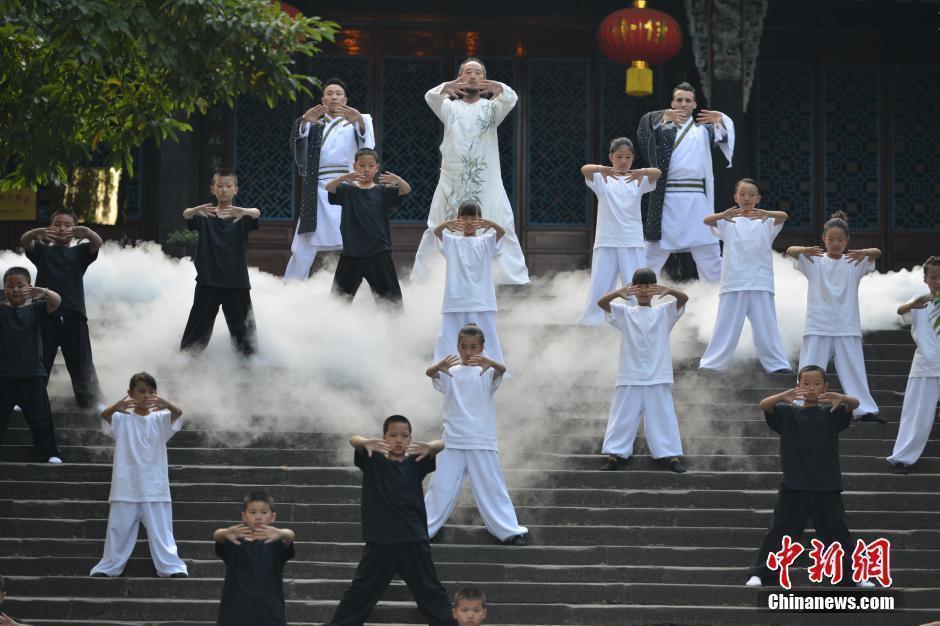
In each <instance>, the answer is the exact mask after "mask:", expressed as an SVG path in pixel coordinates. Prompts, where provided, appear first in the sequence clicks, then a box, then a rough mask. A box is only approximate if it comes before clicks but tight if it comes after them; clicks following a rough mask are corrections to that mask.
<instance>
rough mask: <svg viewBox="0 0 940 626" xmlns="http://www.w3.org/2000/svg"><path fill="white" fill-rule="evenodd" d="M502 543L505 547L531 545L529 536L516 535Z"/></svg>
mask: <svg viewBox="0 0 940 626" xmlns="http://www.w3.org/2000/svg"><path fill="white" fill-rule="evenodd" d="M501 543H502V544H503V545H504V546H527V545H529V536H528V535H514V536H512V537H510V538H509V539H507V540H506V541H503V542H501Z"/></svg>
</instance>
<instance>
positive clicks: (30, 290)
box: [0, 267, 62, 463]
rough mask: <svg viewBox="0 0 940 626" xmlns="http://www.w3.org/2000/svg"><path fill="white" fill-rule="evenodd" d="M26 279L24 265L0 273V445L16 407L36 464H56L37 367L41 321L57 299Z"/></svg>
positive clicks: (57, 457)
mask: <svg viewBox="0 0 940 626" xmlns="http://www.w3.org/2000/svg"><path fill="white" fill-rule="evenodd" d="M29 281H30V276H29V271H28V270H27V269H26V268H25V267H11V268H10V269H8V270H7V271H6V273H4V275H3V294H4V295H5V296H6V302H5V303H3V304H2V305H0V443H2V441H3V434H4V433H5V432H6V430H7V425H8V424H9V423H10V414H11V413H12V412H13V407H14V406H16V405H19V406H20V408H21V409H22V410H23V417H24V418H25V419H26V423H27V424H29V429H30V430H31V431H32V433H33V447H35V449H36V458H37V460H40V461H46V462H49V463H61V462H62V459H61V455H60V453H59V448H58V446H57V445H56V441H55V429H54V428H53V425H52V411H51V410H50V408H49V396H48V394H47V393H46V368H45V367H43V365H42V323H43V322H45V321H46V320H48V319H49V315H50V314H52V313H54V312H55V311H56V309H58V308H59V304H60V303H61V302H62V299H61V298H60V297H59V294H57V293H56V292H54V291H52V290H50V289H45V288H43V287H33V286H32V285H30V282H29ZM39 298H45V300H39Z"/></svg>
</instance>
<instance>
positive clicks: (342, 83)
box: [323, 76, 349, 96]
mask: <svg viewBox="0 0 940 626" xmlns="http://www.w3.org/2000/svg"><path fill="white" fill-rule="evenodd" d="M330 85H338V86H340V87H342V88H343V95H345V96H349V89H347V88H346V81H344V80H343V79H342V78H336V77H335V76H334V77H333V78H327V79H326V80H325V81H323V91H326V88H327V87H329V86H330Z"/></svg>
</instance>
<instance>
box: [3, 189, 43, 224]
mask: <svg viewBox="0 0 940 626" xmlns="http://www.w3.org/2000/svg"><path fill="white" fill-rule="evenodd" d="M35 221H36V192H35V191H33V190H32V189H23V190H20V191H0V222H35Z"/></svg>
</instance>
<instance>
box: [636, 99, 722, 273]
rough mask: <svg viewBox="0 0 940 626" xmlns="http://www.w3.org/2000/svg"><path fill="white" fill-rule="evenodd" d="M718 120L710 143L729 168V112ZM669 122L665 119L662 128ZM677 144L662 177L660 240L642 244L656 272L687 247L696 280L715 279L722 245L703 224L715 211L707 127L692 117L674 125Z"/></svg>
mask: <svg viewBox="0 0 940 626" xmlns="http://www.w3.org/2000/svg"><path fill="white" fill-rule="evenodd" d="M721 122H722V127H721V128H719V127H718V126H715V127H714V142H715V145H717V146H718V147H719V148H720V149H721V151H722V153H723V154H724V156H725V158H726V159H727V160H728V167H731V158H732V156H733V155H734V122H732V121H731V118H730V117H728V116H727V115H722V116H721ZM671 124H672V123H671V122H668V123H667V124H666V125H665V126H666V127H669V126H670V125H671ZM690 124H691V127H689V125H690ZM686 128H688V132H687V133H686V135H685V137H684V138H682V140H681V143H680V142H679V138H680V137H682V134H683V131H685V130H686ZM721 140H725V141H721ZM719 141H721V143H718V142H719ZM676 143H677V144H678V146H677V147H676V148H675V150H674V151H673V153H672V157H671V158H670V160H669V170H668V173H667V178H666V195H665V197H664V199H663V219H662V238H661V239H660V240H659V241H647V242H646V261H647V263H649V267H650V269H652V270H653V271H654V272H656V275H657V276H658V275H659V274H660V272H661V271H662V269H663V265H665V264H666V259H668V258H669V254H670V253H672V252H682V251H685V250H688V251H689V252H691V253H692V258H693V259H694V260H695V266H696V267H697V268H698V274H699V278H701V279H702V280H706V281H709V282H718V280H719V278H720V277H721V249H720V247H719V246H718V241H717V240H716V239H715V236H714V235H713V234H712V232H711V230H709V228H708V227H707V226H705V224H704V222H703V220H704V219H705V218H706V217H707V216H708V215H711V214H712V213H714V212H715V178H714V173H713V172H712V150H711V146H712V142H711V141H709V137H708V129H707V128H706V127H705V126H702V125H699V124H696V123H695V120H694V119H693V118H691V117H690V118H689V119H688V121H686V124H685V126H681V127H679V126H677V127H676Z"/></svg>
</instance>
